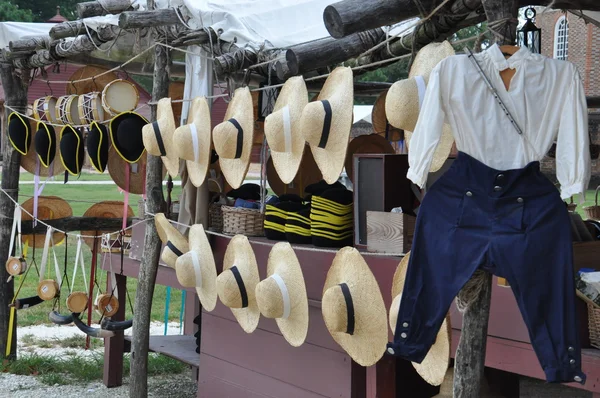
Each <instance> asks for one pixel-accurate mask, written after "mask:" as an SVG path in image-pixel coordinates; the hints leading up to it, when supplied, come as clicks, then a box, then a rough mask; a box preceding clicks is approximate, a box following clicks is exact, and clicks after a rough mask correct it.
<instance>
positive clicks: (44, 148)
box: [33, 122, 58, 167]
mask: <svg viewBox="0 0 600 398" xmlns="http://www.w3.org/2000/svg"><path fill="white" fill-rule="evenodd" d="M57 141H58V140H57V139H56V131H54V126H52V125H50V124H46V123H44V122H38V124H37V131H36V132H35V135H34V136H33V145H34V148H35V152H36V154H37V156H38V158H39V159H40V163H41V164H42V166H44V167H49V166H50V164H51V163H52V162H53V161H54V158H55V157H56V148H57V147H58V143H57Z"/></svg>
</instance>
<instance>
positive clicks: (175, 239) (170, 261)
mask: <svg viewBox="0 0 600 398" xmlns="http://www.w3.org/2000/svg"><path fill="white" fill-rule="evenodd" d="M154 224H155V225H156V230H157V231H158V236H159V237H160V240H161V241H162V242H163V243H164V244H165V248H164V249H163V251H162V254H161V256H160V258H161V260H162V261H164V262H165V264H167V265H168V266H169V267H171V268H173V269H174V268H175V264H176V262H177V258H178V257H179V256H181V255H183V253H187V252H188V251H189V250H190V249H189V245H188V240H187V239H186V238H185V237H184V236H183V235H182V234H181V232H179V231H178V230H177V228H175V227H174V226H173V225H171V223H170V222H169V220H167V218H166V217H165V215H164V214H163V213H158V214H156V215H155V216H154Z"/></svg>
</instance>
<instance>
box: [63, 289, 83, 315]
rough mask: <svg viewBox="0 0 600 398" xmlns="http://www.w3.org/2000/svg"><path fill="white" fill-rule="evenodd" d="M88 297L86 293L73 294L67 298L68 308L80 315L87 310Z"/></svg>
mask: <svg viewBox="0 0 600 398" xmlns="http://www.w3.org/2000/svg"><path fill="white" fill-rule="evenodd" d="M87 305H88V296H87V294H85V292H73V293H71V294H69V297H67V308H68V309H69V311H71V312H74V313H76V314H80V313H82V312H83V311H85V310H86V308H87Z"/></svg>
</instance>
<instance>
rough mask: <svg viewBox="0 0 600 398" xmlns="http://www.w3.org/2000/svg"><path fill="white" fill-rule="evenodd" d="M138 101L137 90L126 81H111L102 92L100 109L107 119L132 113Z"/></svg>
mask: <svg viewBox="0 0 600 398" xmlns="http://www.w3.org/2000/svg"><path fill="white" fill-rule="evenodd" d="M139 101H140V94H139V92H138V89H137V88H136V87H135V85H134V84H133V83H131V82H130V81H128V80H124V79H118V80H113V81H112V82H110V83H108V84H107V85H106V87H104V90H102V107H103V108H104V111H105V112H106V113H107V114H108V117H109V118H113V117H115V116H117V115H118V114H119V113H122V112H127V111H133V110H134V109H135V108H136V107H137V106H138V103H139Z"/></svg>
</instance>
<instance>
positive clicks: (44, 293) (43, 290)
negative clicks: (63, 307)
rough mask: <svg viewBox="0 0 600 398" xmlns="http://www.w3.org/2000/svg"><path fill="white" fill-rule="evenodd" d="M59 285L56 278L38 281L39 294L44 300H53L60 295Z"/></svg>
mask: <svg viewBox="0 0 600 398" xmlns="http://www.w3.org/2000/svg"><path fill="white" fill-rule="evenodd" d="M58 293H59V287H58V283H56V281H55V280H54V279H44V280H43V281H40V283H38V287H37V294H38V296H40V298H41V299H42V300H44V301H48V300H52V299H53V298H55V297H56V296H58Z"/></svg>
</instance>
